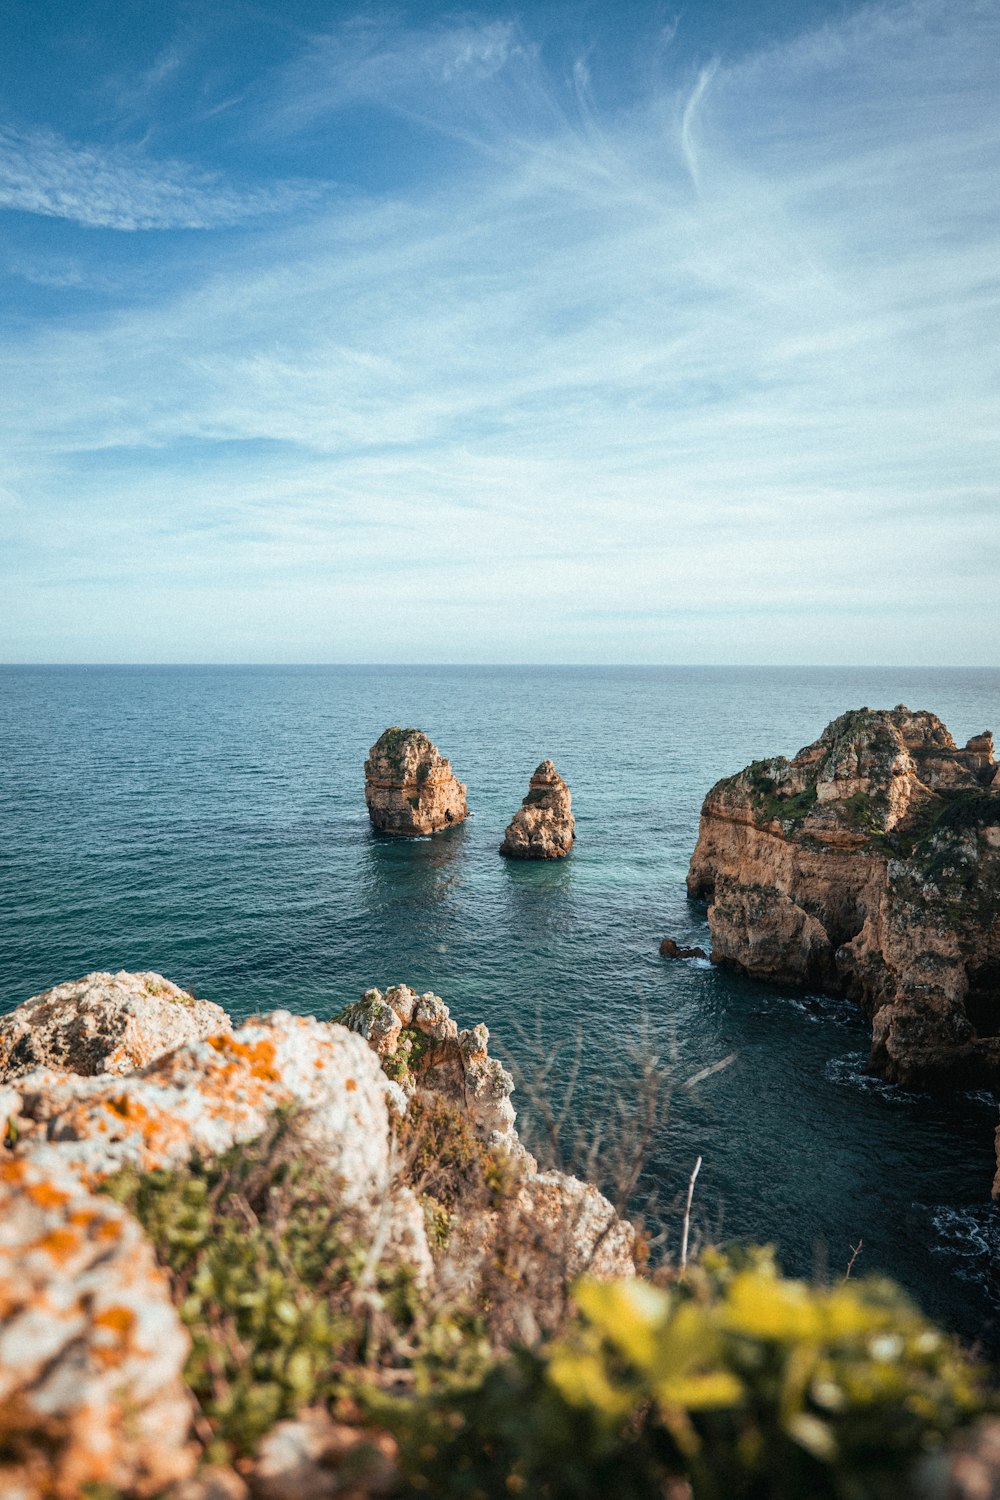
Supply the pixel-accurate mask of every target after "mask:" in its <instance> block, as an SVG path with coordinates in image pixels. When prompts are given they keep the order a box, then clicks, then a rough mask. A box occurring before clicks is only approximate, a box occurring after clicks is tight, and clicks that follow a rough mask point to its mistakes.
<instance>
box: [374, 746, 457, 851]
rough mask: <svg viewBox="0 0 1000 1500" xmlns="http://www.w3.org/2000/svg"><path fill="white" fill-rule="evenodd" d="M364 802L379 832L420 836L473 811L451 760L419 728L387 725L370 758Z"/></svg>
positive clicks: (439, 829) (436, 830) (445, 825)
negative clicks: (390, 726)
mask: <svg viewBox="0 0 1000 1500" xmlns="http://www.w3.org/2000/svg"><path fill="white" fill-rule="evenodd" d="M365 802H366V803H367V804H368V816H369V817H370V818H371V820H372V824H373V825H374V827H375V828H377V829H378V830H379V832H380V833H392V834H397V835H399V836H401V837H404V838H419V837H420V836H422V835H425V834H429V833H440V832H442V831H443V830H444V829H446V828H453V827H454V826H455V825H456V824H458V823H461V822H463V821H464V820H465V819H466V818H467V817H468V816H469V804H468V802H467V801H466V798H465V787H464V786H463V784H462V783H461V782H460V781H459V780H458V778H457V777H456V776H455V775H454V774H453V772H452V769H451V762H450V761H449V760H446V759H445V757H444V756H443V755H441V754H440V752H439V751H438V748H437V746H436V745H435V744H434V743H433V742H432V741H431V740H429V739H428V737H427V735H426V734H424V732H423V731H422V730H420V729H397V728H391V729H387V730H386V731H385V732H384V733H383V734H382V735H380V736H379V738H378V740H377V741H376V742H375V744H374V745H373V746H372V748H371V750H370V751H369V753H368V759H367V760H366V761H365Z"/></svg>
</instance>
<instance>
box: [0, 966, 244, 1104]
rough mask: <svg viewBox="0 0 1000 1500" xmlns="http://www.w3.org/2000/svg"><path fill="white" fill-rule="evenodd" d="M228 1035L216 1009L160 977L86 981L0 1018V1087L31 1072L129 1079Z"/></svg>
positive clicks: (58, 987) (73, 983) (89, 977)
mask: <svg viewBox="0 0 1000 1500" xmlns="http://www.w3.org/2000/svg"><path fill="white" fill-rule="evenodd" d="M230 1029H231V1024H230V1020H229V1017H228V1016H227V1015H226V1012H225V1011H224V1010H223V1009H222V1007H221V1005H213V1003H212V1002H211V1001H210V1000H196V999H195V998H194V996H193V995H190V994H188V992H187V990H182V989H179V988H178V986H177V985H176V984H171V982H170V980H169V979H164V978H163V975H162V974H154V973H152V972H149V973H144V974H129V973H126V972H125V971H124V970H122V971H121V972H120V973H118V974H105V973H100V974H87V975H85V977H84V978H83V979H74V980H72V981H71V982H70V983H68V984H57V985H56V986H55V987H54V988H53V989H51V990H45V991H43V993H42V994H40V995H34V996H33V997H32V998H31V999H30V1000H25V1002H24V1004H23V1005H19V1006H18V1007H17V1009H16V1010H14V1011H11V1013H10V1014H9V1015H7V1016H0V1083H3V1082H9V1081H10V1080H12V1079H15V1078H20V1077H21V1076H22V1075H23V1074H25V1073H30V1072H31V1071H32V1070H33V1069H35V1068H49V1069H52V1070H53V1071H55V1072H65V1073H82V1074H85V1075H92V1074H96V1073H132V1072H134V1071H135V1069H136V1068H142V1067H145V1065H146V1064H147V1063H150V1062H152V1061H153V1059H154V1058H157V1057H160V1056H162V1054H163V1053H164V1052H169V1051H170V1050H171V1049H172V1048H173V1047H181V1046H183V1045H184V1043H185V1042H197V1041H200V1040H201V1038H202V1037H206V1036H210V1035H211V1034H212V1033H213V1032H219V1031H229V1030H230Z"/></svg>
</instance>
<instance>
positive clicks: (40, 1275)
mask: <svg viewBox="0 0 1000 1500" xmlns="http://www.w3.org/2000/svg"><path fill="white" fill-rule="evenodd" d="M0 1313H2V1333H0V1436H2V1445H0V1495H4V1496H11V1497H14V1496H17V1497H18V1500H49V1497H60V1500H61V1497H64V1496H65V1497H66V1500H69V1497H71V1496H77V1495H85V1494H89V1493H91V1490H92V1488H93V1490H94V1491H95V1492H96V1491H97V1490H98V1489H99V1490H100V1493H102V1494H103V1493H105V1490H107V1491H111V1492H114V1493H115V1494H117V1493H119V1491H121V1492H127V1493H128V1494H130V1495H141V1496H152V1495H158V1494H160V1493H161V1492H162V1490H163V1488H164V1487H165V1486H166V1485H168V1484H170V1483H171V1482H173V1481H175V1480H179V1479H183V1478H184V1477H185V1476H186V1475H188V1474H190V1473H191V1471H192V1470H193V1469H194V1466H195V1456H196V1455H195V1449H194V1447H193V1445H192V1444H191V1442H190V1428H191V1420H192V1416H193V1414H194V1405H193V1402H192V1399H191V1397H190V1395H189V1394H188V1391H187V1389H186V1388H185V1386H184V1383H183V1381H182V1379H181V1374H182V1370H183V1366H184V1361H185V1359H186V1357H187V1352H188V1348H189V1339H188V1335H187V1332H186V1331H185V1329H184V1328H183V1327H182V1325H181V1322H180V1319H179V1318H178V1316H177V1313H176V1312H175V1310H174V1307H173V1305H172V1303H171V1300H170V1292H169V1286H168V1282H167V1278H166V1276H165V1274H164V1272H163V1271H161V1270H160V1268H159V1267H158V1266H157V1264H156V1258H155V1256H154V1253H153V1249H152V1246H151V1245H149V1244H148V1243H147V1241H146V1239H145V1237H144V1235H143V1232H142V1230H141V1229H140V1228H139V1225H138V1224H137V1223H136V1222H135V1220H134V1219H132V1218H131V1217H130V1216H129V1215H128V1214H127V1213H126V1212H125V1210H124V1209H122V1208H120V1207H119V1206H118V1205H117V1204H116V1203H113V1202H112V1201H111V1199H110V1198H106V1197H98V1196H97V1195H96V1194H94V1193H91V1192H89V1191H88V1190H87V1189H86V1187H84V1186H83V1184H82V1183H81V1182H80V1181H79V1180H78V1178H77V1177H76V1176H75V1174H74V1173H73V1172H72V1171H67V1170H65V1169H64V1168H61V1167H60V1165H59V1164H58V1163H56V1162H53V1161H46V1162H38V1161H34V1160H32V1159H31V1158H30V1156H29V1155H28V1154H26V1153H25V1152H23V1151H22V1152H19V1153H12V1152H5V1153H3V1155H2V1157H0Z"/></svg>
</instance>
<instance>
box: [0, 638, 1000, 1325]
mask: <svg viewBox="0 0 1000 1500" xmlns="http://www.w3.org/2000/svg"><path fill="white" fill-rule="evenodd" d="M900 702H905V703H906V704H908V705H909V707H911V708H927V709H931V710H933V711H934V712H935V713H937V714H939V715H940V716H941V718H943V719H944V721H945V722H946V723H947V725H948V727H949V728H950V729H951V731H952V733H953V734H954V736H955V739H956V740H957V741H959V742H960V743H962V742H964V741H965V739H967V738H968V736H969V735H971V734H974V733H977V732H979V731H981V730H983V729H985V728H993V729H998V730H1000V672H997V671H987V670H983V671H972V670H969V671H958V670H923V669H921V670H917V669H888V668H886V669H871V670H858V669H853V668H852V669H834V668H810V669H804V668H802V669H799V668H796V669H790V668H789V669H777V668H774V669H770V668H769V669H764V668H759V669H757V668H755V669H750V668H745V669H735V668H732V669H730V668H680V667H677V668H640V667H621V668H597V667H593V668H586V667H434V666H423V667H412V666H408V667H360V666H358V667H245V668H243V667H188V666H185V667H4V668H0V829H2V841H0V1011H6V1010H10V1009H12V1008H13V1007H14V1006H15V1005H17V1004H19V1003H20V1002H21V1001H22V1000H24V999H26V998H27V997H28V996H29V995H32V994H35V993H37V992H38V991H39V990H42V989H44V988H46V987H47V986H49V985H52V984H55V983H57V982H59V981H61V980H66V979H73V978H77V977H79V976H81V975H83V974H85V973H87V972H88V971H90V970H94V969H111V970H115V969H120V968H124V969H155V970H158V971H159V972H161V973H163V974H165V975H167V976H168V977H169V978H170V979H173V980H175V981H176V982H177V983H179V984H182V985H184V986H186V987H188V988H190V989H192V990H193V991H194V992H195V993H196V994H198V995H200V996H205V997H207V998H209V999H212V1000H216V1001H218V1002H219V1003H220V1004H222V1005H224V1006H226V1007H227V1009H229V1011H230V1012H231V1013H232V1014H233V1015H234V1016H235V1017H243V1016H247V1015H250V1014H253V1013H255V1012H259V1011H265V1010H269V1009H273V1008H275V1007H278V1006H282V1007H286V1008H287V1009H290V1010H293V1011H296V1012H300V1013H303V1014H310V1015H317V1016H321V1017H325V1016H329V1015H330V1014H332V1013H334V1012H335V1011H336V1010H338V1009H340V1008H341V1007H342V1006H343V1005H344V1004H345V1003H347V1002H348V1001H350V1000H352V999H355V998H357V996H359V995H360V993H361V992H362V990H364V989H365V988H367V987H368V986H370V985H373V984H377V985H379V986H383V987H384V986H385V985H387V984H391V983H394V982H397V981H401V982H406V983H408V984H411V985H414V986H415V987H416V988H417V989H419V990H425V989H433V990H434V991H435V992H436V993H437V994H439V995H441V996H442V997H443V999H444V1000H445V1001H446V1002H447V1003H448V1005H449V1006H450V1007H451V1010H452V1014H453V1015H454V1016H455V1017H456V1018H457V1019H458V1021H459V1024H460V1025H468V1024H472V1023H474V1022H477V1021H485V1022H486V1023H487V1024H488V1026H489V1027H490V1029H491V1032H492V1033H493V1037H494V1041H495V1043H496V1044H497V1047H498V1048H499V1049H500V1050H503V1049H506V1051H507V1053H508V1054H509V1056H510V1058H511V1061H512V1064H513V1066H514V1068H515V1072H517V1073H518V1074H519V1075H520V1076H521V1078H522V1080H523V1079H527V1078H530V1077H532V1076H534V1075H535V1073H536V1072H537V1068H538V1064H539V1059H540V1058H541V1059H545V1060H548V1061H549V1062H550V1063H551V1067H552V1072H553V1075H554V1077H555V1079H556V1082H557V1085H558V1083H559V1081H560V1080H561V1079H565V1078H566V1077H567V1076H568V1075H569V1073H570V1072H571V1070H572V1066H573V1063H572V1059H573V1054H574V1050H575V1048H576V1046H577V1045H579V1046H580V1047H581V1049H582V1050H581V1059H582V1068H581V1081H580V1083H579V1085H578V1087H577V1090H576V1093H575V1095H574V1098H573V1101H572V1115H573V1120H574V1122H575V1123H576V1124H579V1125H581V1126H582V1127H584V1128H587V1127H589V1126H591V1125H596V1126H598V1127H600V1126H602V1125H603V1124H604V1123H605V1122H607V1121H608V1120H609V1119H612V1118H613V1117H614V1115H615V1113H616V1110H617V1108H618V1106H619V1104H620V1103H622V1102H625V1103H626V1104H628V1102H629V1100H630V1098H631V1096H632V1093H633V1092H634V1090H635V1088H636V1079H637V1073H636V1066H637V1064H636V1054H637V1052H638V1053H639V1054H645V1055H646V1056H649V1055H650V1054H651V1053H655V1055H656V1056H657V1057H659V1058H661V1059H663V1063H664V1067H665V1068H667V1069H669V1071H670V1073H671V1076H672V1077H673V1079H674V1081H675V1086H674V1087H673V1090H672V1095H671V1098H670V1101H669V1107H667V1104H666V1102H664V1105H663V1107H662V1108H661V1110H660V1111H659V1115H658V1119H657V1125H656V1129H655V1130H654V1133H653V1139H652V1142H651V1147H650V1153H649V1160H648V1163H647V1167H646V1171H645V1174H644V1177H643V1183H642V1191H643V1192H644V1193H645V1192H650V1193H655V1194H656V1196H657V1200H658V1203H659V1205H660V1212H661V1217H662V1221H663V1223H664V1225H665V1228H666V1233H667V1237H668V1244H672V1246H673V1248H674V1250H676V1246H677V1240H678V1237H679V1230H680V1211H679V1208H678V1198H679V1195H681V1194H682V1193H683V1190H684V1188H685V1186H686V1183H687V1179H688V1176H689V1174H690V1172H691V1169H692V1167H693V1165H694V1162H695V1159H696V1158H697V1157H698V1156H699V1155H700V1156H702V1157H703V1166H702V1169H701V1173H700V1176H699V1178H698V1184H697V1193H696V1199H695V1205H696V1213H695V1229H696V1234H697V1235H698V1236H700V1238H701V1239H702V1240H705V1239H716V1240H723V1241H724V1240H726V1239H728V1238H737V1237H738V1238H750V1239H753V1240H756V1241H759V1242H769V1243H773V1244H775V1245H776V1246H777V1250H778V1255H779V1258H780V1260H781V1261H782V1263H783V1264H784V1266H785V1267H786V1269H788V1270H789V1271H791V1272H793V1273H796V1274H799V1273H802V1274H805V1273H810V1272H813V1271H818V1272H820V1273H821V1274H829V1275H831V1276H834V1277H839V1276H840V1275H842V1274H843V1272H844V1270H845V1269H846V1267H847V1264H848V1262H849V1260H850V1259H851V1255H852V1249H853V1247H856V1246H858V1245H859V1244H860V1249H859V1250H858V1252H857V1258H856V1261H855V1266H854V1274H861V1273H863V1272H881V1273H886V1274H889V1275H892V1276H894V1277H895V1278H896V1279H897V1280H898V1281H900V1282H901V1283H902V1284H903V1285H904V1286H905V1287H906V1288H907V1289H908V1290H909V1291H910V1292H911V1293H912V1294H913V1295H914V1296H915V1297H916V1299H917V1300H918V1301H919V1302H920V1303H921V1304H922V1306H923V1307H924V1308H925V1309H926V1311H928V1312H929V1313H931V1314H932V1315H933V1316H935V1317H937V1318H939V1319H940V1320H941V1321H943V1322H944V1323H945V1324H946V1325H948V1326H949V1327H952V1328H954V1329H957V1330H958V1331H959V1332H961V1333H962V1334H963V1335H964V1336H966V1337H967V1338H970V1339H979V1340H980V1341H981V1343H982V1344H983V1346H984V1347H985V1348H986V1349H988V1350H989V1351H990V1352H994V1353H995V1352H996V1350H997V1348H998V1347H1000V1214H998V1212H997V1210H995V1209H994V1208H993V1207H992V1206H991V1204H990V1201H989V1188H990V1181H991V1178H992V1173H993V1166H994V1163H993V1153H992V1133H993V1127H994V1125H995V1123H996V1117H997V1109H996V1103H995V1101H994V1100H993V1099H992V1098H991V1097H990V1096H989V1095H988V1094H965V1095H961V1096H960V1097H959V1098H958V1099H955V1100H951V1101H941V1100H936V1099H934V1098H931V1097H929V1096H925V1095H921V1094H910V1093H906V1092H904V1091H902V1090H900V1089H898V1088H894V1087H892V1086H889V1085H886V1084H884V1083H882V1082H880V1081H878V1080H876V1079H872V1078H870V1077H868V1076H867V1075H866V1074H865V1071H864V1062H865V1057H866V1054H867V1040H868V1037H867V1032H866V1028H865V1026H864V1024H863V1021H862V1020H861V1018H860V1016H859V1015H858V1013H857V1012H856V1011H855V1009H854V1008H853V1007H852V1006H851V1005H850V1004H848V1003H847V1002H844V1001H838V1000H833V999H828V998H824V997H822V996H818V995H814V994H809V993H804V994H803V993H795V992H787V991H783V990H780V989H776V988H774V987H772V986H768V985H763V984H758V983H755V982H752V981H749V980H746V979H743V978H740V977H739V976H735V975H733V974H729V973H726V972H723V971H720V970H716V969H713V968H712V967H711V965H709V964H706V963H701V962H698V961H693V960H692V961H681V962H678V961H672V962H670V961H665V960H663V959H661V958H660V957H659V956H658V951H657V950H658V945H659V942H660V939H661V938H663V937H664V936H670V937H673V938H675V939H677V940H678V941H679V942H681V943H691V944H701V945H702V946H704V947H707V946H708V929H707V923H706V919H705V910H704V907H703V906H700V905H697V904H695V903H691V902H689V901H688V900H687V897H686V894H685V890H684V875H685V872H686V869H687V864H688V860H689V857H690V854H691V850H692V848H693V846H694V841H695V838H696V835H697V828H698V814H699V809H700V806H701V801H702V798H703V797H704V795H705V793H706V792H707V790H708V789H709V787H710V786H711V785H712V783H713V782H714V781H716V780H717V778H718V777H720V776H722V775H726V774H728V773H730V772H733V771H736V770H739V769H740V768H741V767H742V766H744V765H746V764H747V763H748V762H749V761H750V760H753V759H755V758H758V757H761V756H765V755H771V754H777V753H785V754H789V755H791V754H794V752H795V751H796V750H797V749H799V748H800V747H801V746H802V745H804V744H806V743H807V742H809V741H811V740H813V739H815V738H816V736H817V735H818V734H819V733H820V731H821V730H822V729H823V727H824V726H825V725H826V723H827V722H828V721H829V720H830V719H832V718H833V717H835V716H836V715H837V714H838V713H841V712H843V711H844V710H845V709H848V708H855V707H860V706H862V705H867V706H869V707H891V706H893V705H895V704H897V703H900ZM390 724H398V725H402V726H409V725H414V726H416V727H419V728H421V729H424V730H425V731H426V732H427V733H428V734H429V735H430V736H431V737H432V739H433V740H434V741H435V742H436V744H437V745H438V747H439V748H440V750H441V751H442V753H443V754H445V755H448V756H449V757H450V758H451V760H452V764H453V767H454V769H455V771H456V773H457V774H458V775H459V777H460V779H461V780H463V781H464V782H466V783H467V785H468V796H469V803H470V806H471V808H472V811H473V816H472V817H471V818H470V819H469V821H468V822H467V823H466V824H464V825H463V826H462V827H460V828H458V829H455V830H452V831H450V832H449V833H447V834H444V835H439V836H438V837H436V838H434V839H427V840H420V841H415V842H400V841H393V840H391V839H387V838H385V837H380V836H378V835H375V834H374V833H373V832H372V830H371V828H370V825H369V822H368V817H367V812H366V809H365V803H364V796H363V764H364V760H365V756H366V754H367V751H368V748H369V746H371V745H372V744H373V743H374V741H375V740H376V739H377V737H378V735H379V734H380V733H381V731H382V730H383V729H384V728H386V727H387V726H388V725H390ZM545 756H548V757H550V758H551V759H552V760H554V761H555V764H556V766H557V768H558V770H559V771H560V773H561V774H562V775H563V777H564V778H565V779H566V781H567V782H568V784H569V786H570V788H571V790H572V794H573V809H574V813H575V815H576V819H577V844H576V847H575V849H574V850H573V853H572V854H571V855H570V856H569V858H568V859H566V860H564V861H559V862H557V863H554V864H531V863H516V862H509V861H506V860H503V859H501V858H500V857H499V855H498V853H497V849H498V845H499V843H500V839H501V836H502V833H503V829H504V826H505V824H506V823H507V822H508V821H509V819H510V817H511V815H512V814H513V812H514V811H515V809H516V808H517V806H518V805H519V803H520V801H521V798H522V797H523V796H524V794H525V792H526V790H527V784H528V778H529V776H530V774H531V772H532V770H533V769H534V767H535V766H536V765H537V763H538V762H539V761H540V760H541V759H543V757H545ZM730 1057H731V1058H732V1059H733V1060H732V1061H731V1062H730V1063H729V1065H728V1066H726V1067H725V1068H724V1069H722V1070H721V1071H718V1072H716V1073H713V1074H712V1075H711V1076H709V1077H707V1078H705V1079H704V1081H703V1082H702V1083H701V1084H699V1085H698V1086H696V1087H694V1088H689V1087H685V1080H687V1079H689V1078H690V1077H691V1076H692V1075H694V1074H695V1073H697V1072H699V1071H700V1070H702V1069H707V1068H710V1067H711V1066H712V1065H713V1064H715V1063H719V1062H722V1061H723V1060H725V1059H727V1058H730ZM527 1092H528V1091H527V1090H526V1089H525V1088H523V1087H522V1089H521V1090H520V1096H521V1098H522V1099H523V1098H524V1097H525V1096H526V1094H527ZM518 1098H519V1095H518V1094H515V1101H514V1102H515V1103H517V1102H518Z"/></svg>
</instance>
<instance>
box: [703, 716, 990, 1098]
mask: <svg viewBox="0 0 1000 1500" xmlns="http://www.w3.org/2000/svg"><path fill="white" fill-rule="evenodd" d="M688 892H689V894H690V895H691V896H694V897H700V898H704V899H707V900H708V901H709V903H710V905H709V912H708V916H709V927H710V929H711V933H712V945H713V946H712V958H713V960H714V961H715V962H716V963H722V964H731V965H733V966H734V967H737V968H740V969H743V970H744V971H745V972H746V973H748V974H753V975H755V976H757V977H760V978H762V979H768V980H773V981H775V982H778V983H787V984H810V985H815V986H817V987H818V988H821V989H824V990H826V991H828V992H830V993H835V994H838V993H839V994H845V995H848V996H851V997H852V998H855V999H857V1000H858V1001H859V1002H860V1003H861V1005H862V1006H863V1007H864V1009H865V1011H866V1013H867V1015H868V1016H869V1017H870V1019H871V1023H872V1053H871V1061H872V1065H873V1067H874V1068H876V1069H877V1070H878V1071H879V1072H880V1073H882V1074H884V1075H885V1076H886V1077H888V1078H890V1079H892V1080H894V1081H897V1082H900V1083H907V1084H913V1085H937V1084H943V1085H951V1084H964V1085H977V1086H980V1085H983V1084H986V1085H997V1084H1000V773H998V769H997V765H996V762H995V760H994V756H993V741H992V737H991V736H990V735H989V734H981V735H977V736H976V737H975V738H973V739H971V740H970V741H969V742H968V744H967V745H966V746H965V747H964V748H962V749H959V748H958V747H957V746H956V745H955V743H954V741H953V739H952V737H951V735H950V734H949V733H948V731H947V729H946V728H945V726H944V725H943V724H942V723H941V721H940V719H938V718H936V717H935V716H934V715H933V714H931V713H925V712H920V713H911V712H910V710H909V709H907V708H905V707H903V706H902V705H901V706H899V707H898V708H895V709H892V710H870V709H859V710H856V711H852V712H850V713H846V714H843V715H842V716H841V717H840V718H839V719H835V720H834V721H833V723H832V724H830V725H828V726H827V728H826V729H825V730H824V731H823V733H822V735H821V736H820V738H819V739H818V740H817V741H816V742H815V743H814V744H812V745H807V746H806V747H805V748H804V749H803V750H800V751H799V753H798V754H797V755H796V756H795V757H794V758H793V759H791V760H787V759H786V758H785V757H784V756H777V757H775V758H773V759H770V760H763V761H755V762H754V764H753V765H751V766H748V767H747V768H746V769H745V770H743V771H741V772H739V774H738V775H736V776H730V777H727V778H725V779H724V780H723V781H720V782H719V783H718V784H717V785H716V786H714V787H713V788H712V790H711V791H710V792H709V794H708V796H707V797H706V799H705V802H704V806H703V808H702V815H701V827H700V831H699V835H698V842H697V846H696V848H695V851H694V855H693V857H692V860H691V867H690V870H689V873H688Z"/></svg>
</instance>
